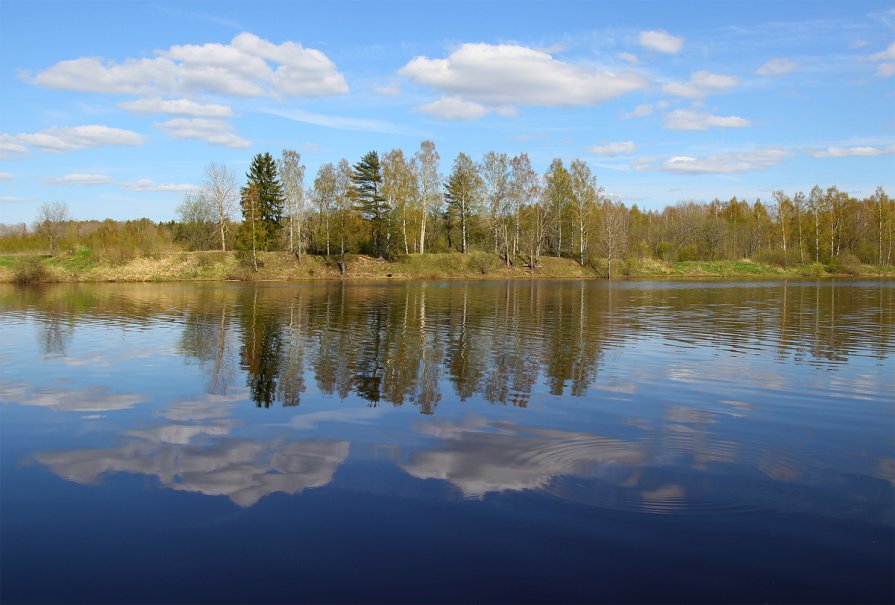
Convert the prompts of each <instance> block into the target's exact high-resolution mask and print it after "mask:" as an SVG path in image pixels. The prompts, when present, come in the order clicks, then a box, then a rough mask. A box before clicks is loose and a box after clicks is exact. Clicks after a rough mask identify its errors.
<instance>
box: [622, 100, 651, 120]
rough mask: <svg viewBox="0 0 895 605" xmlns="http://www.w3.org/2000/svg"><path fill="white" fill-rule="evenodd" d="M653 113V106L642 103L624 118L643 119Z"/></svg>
mask: <svg viewBox="0 0 895 605" xmlns="http://www.w3.org/2000/svg"><path fill="white" fill-rule="evenodd" d="M651 113H653V106H652V105H650V104H649V103H643V104H642V105H638V106H637V107H635V108H634V110H633V111H631V112H629V113H626V114H625V115H624V116H623V117H624V118H626V119H627V118H643V117H646V116H648V115H650V114H651Z"/></svg>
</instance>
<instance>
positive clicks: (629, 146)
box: [587, 141, 637, 157]
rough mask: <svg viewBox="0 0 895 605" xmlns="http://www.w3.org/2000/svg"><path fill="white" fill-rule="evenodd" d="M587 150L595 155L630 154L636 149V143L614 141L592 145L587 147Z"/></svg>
mask: <svg viewBox="0 0 895 605" xmlns="http://www.w3.org/2000/svg"><path fill="white" fill-rule="evenodd" d="M587 150H588V151H590V152H591V153H595V154H597V155H608V156H610V157H611V156H616V155H631V154H632V153H634V152H635V151H637V145H635V144H634V141H618V142H616V143H605V144H603V145H594V146H593V147H588V149H587Z"/></svg>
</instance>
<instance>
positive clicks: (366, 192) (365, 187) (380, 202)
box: [351, 151, 389, 258]
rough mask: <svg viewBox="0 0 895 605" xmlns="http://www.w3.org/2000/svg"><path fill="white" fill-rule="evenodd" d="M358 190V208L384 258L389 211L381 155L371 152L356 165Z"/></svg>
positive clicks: (378, 252) (355, 180)
mask: <svg viewBox="0 0 895 605" xmlns="http://www.w3.org/2000/svg"><path fill="white" fill-rule="evenodd" d="M351 180H352V181H353V182H354V185H355V188H356V194H357V197H356V202H357V208H358V210H359V211H360V213H361V215H362V216H363V217H364V219H366V220H367V221H369V223H370V229H371V232H372V233H371V240H372V242H373V250H371V251H375V254H376V256H378V257H379V258H383V240H384V237H385V231H386V224H385V222H386V219H387V214H388V211H389V207H388V204H386V202H385V198H384V197H382V194H381V192H380V188H381V186H382V165H381V164H380V162H379V154H377V153H376V152H375V151H370V152H368V153H366V154H364V157H362V158H361V160H360V161H359V162H358V163H357V164H355V165H354V173H353V174H352V176H351Z"/></svg>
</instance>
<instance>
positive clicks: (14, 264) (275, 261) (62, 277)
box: [0, 249, 895, 283]
mask: <svg viewBox="0 0 895 605" xmlns="http://www.w3.org/2000/svg"><path fill="white" fill-rule="evenodd" d="M836 275H841V276H873V277H877V276H887V277H895V267H892V266H888V267H877V266H875V265H851V266H847V267H836V266H834V267H827V266H825V265H821V264H819V263H816V264H800V265H790V266H789V267H780V266H775V265H769V264H764V263H759V262H753V261H750V260H739V261H727V260H725V261H683V262H675V263H670V262H665V261H661V260H655V259H641V260H621V261H614V262H613V263H612V278H613V279H629V278H650V277H653V278H686V277H692V278H747V277H765V278H776V277H780V278H784V277H787V278H789V277H791V278H802V277H827V276H836ZM607 277H608V264H607V263H606V261H605V260H604V261H602V262H598V263H596V264H594V265H587V266H581V265H579V264H578V263H577V262H576V261H574V260H572V259H567V258H555V257H542V258H541V261H540V264H539V265H538V266H537V268H535V269H532V268H530V267H528V266H523V265H522V264H521V263H519V264H517V265H516V266H513V267H507V266H506V265H505V264H504V262H503V261H502V259H500V258H499V257H498V256H497V255H494V254H490V253H487V252H472V253H469V254H459V253H444V254H426V255H418V254H412V255H409V256H402V257H399V258H398V259H396V260H394V261H384V260H377V259H374V258H370V257H368V256H363V255H356V254H352V255H346V258H345V260H344V263H341V264H340V263H339V262H337V261H336V260H335V259H331V260H329V261H327V260H326V259H325V258H322V257H318V256H305V257H304V258H303V259H302V262H301V263H299V262H298V261H297V260H296V259H295V257H294V256H293V255H292V254H289V253H286V252H268V253H263V254H260V255H259V267H258V271H254V270H253V269H252V267H251V266H250V265H248V264H247V263H246V262H245V261H244V260H240V259H239V258H238V257H237V255H236V254H235V253H232V252H219V251H208V252H171V253H166V254H159V255H156V256H151V257H141V258H134V259H130V260H124V261H114V260H109V259H101V258H97V257H96V256H94V255H93V254H92V253H91V252H90V251H89V250H85V249H82V250H79V251H76V252H73V253H69V254H65V255H62V256H59V257H56V258H50V257H46V256H36V255H32V256H26V255H0V282H6V283H12V282H17V281H18V282H23V283H40V282H46V283H53V282H57V283H58V282H146V281H221V280H235V281H305V280H317V279H335V280H338V279H348V280H355V279H357V280H369V279H495V278H498V279H499V278H523V279H531V278H553V279H561V278H566V279H606V278H607Z"/></svg>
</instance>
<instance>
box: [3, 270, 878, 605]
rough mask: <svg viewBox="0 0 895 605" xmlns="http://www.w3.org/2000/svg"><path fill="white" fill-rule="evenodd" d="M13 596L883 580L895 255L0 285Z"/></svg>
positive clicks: (367, 597)
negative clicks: (889, 259) (757, 264)
mask: <svg viewBox="0 0 895 605" xmlns="http://www.w3.org/2000/svg"><path fill="white" fill-rule="evenodd" d="M0 379H2V382H0V401H2V405H0V421H2V422H0V438H2V442H0V443H2V449H0V463H2V467H0V471H2V474H0V531H2V533H0V599H2V601H4V602H299V601H315V602H320V601H329V602H333V601H335V602H357V601H365V602H369V601H378V602H458V601H475V602H482V601H493V602H496V601H500V602H531V601H540V602H573V601H575V602H606V601H609V602H766V601H770V602H862V603H863V602H891V601H893V600H895V583H893V582H895V580H893V569H895V539H893V536H895V533H893V532H895V529H893V528H895V394H893V393H895V283H893V282H891V281H888V282H837V283H832V282H796V283H793V282H789V283H782V282H780V283H712V282H708V283H683V282H678V283H621V284H612V285H609V284H606V283H600V282H548V281H542V282H534V283H528V282H483V283H464V282H451V283H436V282H431V283H414V284H404V283H389V284H372V285H347V286H343V285H341V284H328V285H298V286H296V285H270V286H258V287H255V286H251V285H249V286H245V285H231V284H217V285H194V284H184V285H176V284H175V285H170V284H166V285H103V286H79V287H70V286H60V287H48V288H43V289H14V288H12V287H3V288H0Z"/></svg>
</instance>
